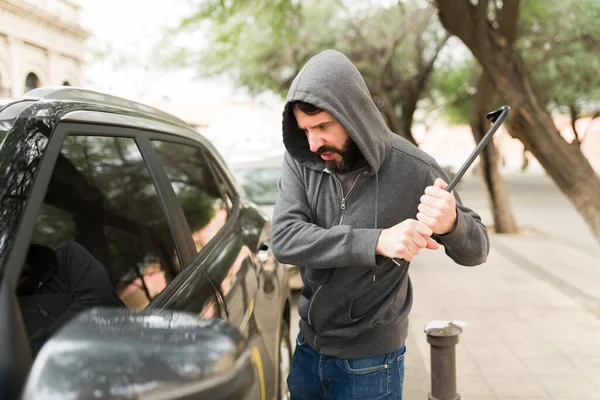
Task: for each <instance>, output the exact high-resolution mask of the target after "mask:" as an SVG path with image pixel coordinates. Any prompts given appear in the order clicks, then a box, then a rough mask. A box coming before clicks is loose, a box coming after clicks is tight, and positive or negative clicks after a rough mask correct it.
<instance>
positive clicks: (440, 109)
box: [428, 57, 481, 125]
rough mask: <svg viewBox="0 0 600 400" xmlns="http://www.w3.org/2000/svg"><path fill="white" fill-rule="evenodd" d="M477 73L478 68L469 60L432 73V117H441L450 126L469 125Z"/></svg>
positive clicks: (447, 65) (472, 60)
mask: <svg viewBox="0 0 600 400" xmlns="http://www.w3.org/2000/svg"><path fill="white" fill-rule="evenodd" d="M480 74H481V68H480V67H479V65H478V64H477V63H476V62H475V60H474V59H473V58H472V57H469V58H468V59H467V60H465V61H463V62H462V63H461V64H458V63H452V64H450V63H447V64H443V65H441V66H440V67H438V68H437V69H436V70H435V71H434V73H433V77H432V85H431V87H432V89H431V93H430V95H429V96H428V99H429V101H430V102H431V105H430V106H429V109H430V113H432V114H433V115H432V116H437V114H440V115H441V118H442V119H443V120H444V121H445V122H446V123H447V124H450V125H459V124H468V123H469V115H470V112H471V103H472V101H471V98H472V95H473V93H474V92H475V90H476V86H477V78H478V77H479V75H480Z"/></svg>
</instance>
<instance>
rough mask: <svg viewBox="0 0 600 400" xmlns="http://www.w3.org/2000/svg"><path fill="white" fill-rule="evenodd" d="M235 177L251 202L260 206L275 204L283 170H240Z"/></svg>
mask: <svg viewBox="0 0 600 400" xmlns="http://www.w3.org/2000/svg"><path fill="white" fill-rule="evenodd" d="M235 175H236V178H237V180H238V182H239V184H240V186H241V187H242V189H243V190H244V193H245V194H246V196H247V197H248V199H250V201H252V202H254V203H256V204H258V205H272V204H275V201H276V200H277V194H278V184H279V178H280V177H281V168H251V169H240V170H237V171H235Z"/></svg>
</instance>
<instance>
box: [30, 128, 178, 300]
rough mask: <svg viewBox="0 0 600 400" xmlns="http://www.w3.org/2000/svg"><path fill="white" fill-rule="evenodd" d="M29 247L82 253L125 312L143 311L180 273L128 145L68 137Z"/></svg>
mask: <svg viewBox="0 0 600 400" xmlns="http://www.w3.org/2000/svg"><path fill="white" fill-rule="evenodd" d="M33 240H34V241H36V242H38V243H41V244H44V245H47V246H50V247H53V248H54V247H56V246H58V245H59V244H60V243H63V242H66V241H75V242H77V243H79V244H80V245H82V246H83V247H84V248H85V249H86V250H87V251H89V252H90V253H91V254H92V255H93V256H94V257H95V258H96V259H97V260H98V261H99V262H100V263H101V264H102V265H103V266H104V268H106V271H107V272H108V275H109V277H110V280H111V282H112V284H113V286H114V288H115V290H116V292H117V294H118V295H119V297H120V298H121V300H122V301H123V303H125V305H126V306H128V307H130V308H138V309H139V308H144V307H146V306H147V305H148V303H149V302H150V301H151V300H152V299H153V298H154V297H156V295H158V294H159V293H160V292H161V291H162V290H163V289H164V288H165V287H166V286H167V284H168V283H169V282H170V281H171V280H172V279H173V278H174V277H175V275H176V274H177V273H178V271H179V270H180V262H179V259H178V255H177V252H176V249H175V245H174V241H173V237H172V234H171V231H170V229H169V226H168V224H167V221H166V218H165V215H164V212H163V209H162V207H161V206H160V203H159V200H158V196H157V193H156V189H155V187H154V185H153V183H152V179H151V178H150V174H149V172H148V170H147V168H146V165H145V163H144V161H143V159H142V156H141V154H140V152H139V150H138V148H137V146H136V144H135V141H134V140H133V139H129V138H114V137H91V136H69V137H67V139H66V140H65V142H64V144H63V146H62V149H61V152H60V155H59V157H58V160H57V162H56V166H55V168H54V172H53V174H52V178H51V180H50V184H49V187H48V191H47V193H46V196H45V199H44V204H43V206H42V208H41V211H40V214H39V215H38V218H37V220H36V227H35V232H34V236H33Z"/></svg>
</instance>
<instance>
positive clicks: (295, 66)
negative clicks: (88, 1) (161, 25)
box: [162, 0, 445, 114]
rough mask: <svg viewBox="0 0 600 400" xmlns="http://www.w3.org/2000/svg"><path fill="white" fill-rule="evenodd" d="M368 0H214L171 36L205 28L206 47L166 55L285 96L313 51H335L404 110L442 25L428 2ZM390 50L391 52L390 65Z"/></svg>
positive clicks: (205, 73)
mask: <svg viewBox="0 0 600 400" xmlns="http://www.w3.org/2000/svg"><path fill="white" fill-rule="evenodd" d="M369 4H370V7H365V2H360V1H355V0H353V1H350V0H346V1H343V0H321V1H318V0H305V1H302V2H294V1H285V0H279V1H277V2H276V3H271V2H270V1H267V0H249V1H242V0H232V1H229V2H222V1H209V2H207V3H204V5H203V6H202V7H200V8H199V11H198V12H197V13H196V14H195V15H193V16H190V17H189V18H187V19H186V20H184V21H183V22H182V24H181V27H180V29H179V30H178V31H177V32H175V33H174V36H172V37H171V38H170V39H171V40H172V42H176V41H177V39H176V38H177V37H178V35H182V34H183V35H185V34H190V32H193V31H194V29H196V30H198V29H203V28H208V30H207V32H206V37H207V41H208V43H209V45H208V46H207V47H205V48H204V49H202V51H198V50H197V49H191V48H189V46H187V44H186V45H184V46H183V47H180V48H175V49H173V46H172V45H169V46H166V45H164V47H169V48H170V49H171V56H166V57H165V56H164V55H163V56H162V58H163V59H167V60H168V62H171V63H178V64H184V65H188V66H189V65H192V66H194V67H196V68H197V69H198V70H199V71H200V73H201V75H203V76H215V75H225V76H226V77H228V78H229V79H231V80H232V81H233V82H234V84H235V85H236V86H238V87H244V88H246V89H248V90H249V92H250V93H251V94H256V93H260V92H263V91H267V90H269V91H273V92H275V93H277V94H279V95H280V96H282V97H283V96H285V94H286V92H287V90H288V88H289V86H290V84H291V81H292V80H293V78H294V77H295V75H296V74H297V73H298V71H299V69H300V68H301V67H302V65H304V64H305V63H306V62H307V61H308V59H309V58H310V57H311V56H313V55H315V54H317V53H319V52H321V51H323V50H325V49H336V50H339V51H341V52H343V53H344V54H346V55H348V57H349V58H350V59H351V60H352V61H353V62H354V63H355V65H356V66H357V68H358V69H359V70H360V71H361V73H362V74H363V76H364V77H365V81H366V83H367V85H368V86H369V88H370V89H371V91H372V92H375V89H378V90H384V91H385V92H386V93H387V95H388V96H389V97H390V98H391V99H392V101H393V103H394V105H395V106H396V109H397V112H398V114H399V113H400V111H401V108H402V107H401V105H402V104H403V102H404V101H405V100H406V96H407V94H406V92H407V91H410V90H413V91H414V90H415V89H414V87H413V86H410V85H408V84H407V82H411V80H412V79H413V78H414V77H415V75H416V74H418V73H419V72H420V71H421V70H422V64H423V63H424V62H425V61H426V60H428V59H430V58H432V57H434V56H435V55H437V53H436V47H437V46H438V44H439V43H440V42H441V41H442V38H443V36H444V35H445V31H444V30H443V29H442V28H441V26H440V25H439V22H438V21H437V18H436V17H435V13H434V10H433V8H431V7H430V6H429V4H428V3H427V2H424V1H417V0H412V1H409V0H405V1H396V2H393V1H380V2H369ZM263 11H264V12H263ZM179 39H180V38H179ZM387 54H391V57H390V60H391V62H390V63H389V65H388V64H386V62H385V60H386V58H387V57H386V55H387ZM418 90H420V89H417V91H418ZM411 95H412V93H411ZM418 96H419V94H417V98H418ZM411 100H412V99H411Z"/></svg>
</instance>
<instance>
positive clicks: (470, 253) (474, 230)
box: [426, 163, 490, 267]
mask: <svg viewBox="0 0 600 400" xmlns="http://www.w3.org/2000/svg"><path fill="white" fill-rule="evenodd" d="M436 178H442V179H444V181H445V182H448V183H449V182H450V180H449V179H448V176H447V175H446V173H445V172H444V170H443V169H442V168H441V167H440V166H439V165H438V164H437V163H435V164H434V165H432V169H431V170H430V174H429V177H428V181H427V184H426V186H431V185H433V182H434V181H435V179H436ZM453 192H454V197H455V198H456V227H455V228H454V230H453V231H452V232H449V233H446V234H444V235H435V239H436V240H437V242H439V243H441V244H442V245H444V249H445V252H446V254H447V255H448V257H450V258H451V259H452V260H454V262H456V263H457V264H460V265H465V266H469V267H471V266H475V265H479V264H483V263H484V262H485V261H486V259H487V256H488V253H489V251H490V243H489V237H488V233H487V228H486V227H485V225H484V224H483V223H482V222H481V217H480V216H479V215H478V214H477V213H476V212H475V211H473V210H471V209H470V208H468V207H465V206H464V205H463V204H462V201H461V199H460V196H459V195H458V193H456V189H455V190H454V191H453Z"/></svg>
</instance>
